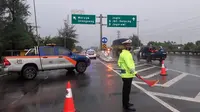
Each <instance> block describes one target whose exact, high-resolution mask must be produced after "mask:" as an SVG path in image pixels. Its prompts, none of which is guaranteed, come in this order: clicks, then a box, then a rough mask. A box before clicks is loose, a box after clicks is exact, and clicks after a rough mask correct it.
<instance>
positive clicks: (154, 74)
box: [142, 71, 160, 79]
mask: <svg viewBox="0 0 200 112" xmlns="http://www.w3.org/2000/svg"><path fill="white" fill-rule="evenodd" d="M159 74H160V71H158V72H155V73H152V74H149V75H147V76H142V77H143V78H147V79H148V78H151V77H153V76H156V75H159Z"/></svg>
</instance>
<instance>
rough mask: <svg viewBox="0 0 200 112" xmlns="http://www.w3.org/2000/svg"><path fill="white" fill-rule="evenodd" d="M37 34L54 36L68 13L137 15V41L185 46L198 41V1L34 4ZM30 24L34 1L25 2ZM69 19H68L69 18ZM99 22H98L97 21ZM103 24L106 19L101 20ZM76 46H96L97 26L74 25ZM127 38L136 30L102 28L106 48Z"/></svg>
mask: <svg viewBox="0 0 200 112" xmlns="http://www.w3.org/2000/svg"><path fill="white" fill-rule="evenodd" d="M35 1H36V10H37V20H38V25H39V26H40V27H41V28H40V29H39V34H40V35H41V36H48V35H52V36H54V35H57V29H59V28H61V27H62V26H63V20H64V19H67V15H68V14H69V15H70V16H71V10H73V9H80V10H84V12H85V14H94V15H99V14H103V15H104V16H106V15H107V14H119V15H123V14H125V15H137V17H138V20H139V21H140V24H139V29H140V39H141V40H142V42H143V43H147V42H148V41H168V40H170V41H175V42H177V43H181V42H182V43H185V42H188V41H192V42H194V41H196V40H198V39H199V40H200V7H199V6H200V0H118V1H117V0H35ZM28 4H30V7H31V8H30V12H31V13H32V15H31V17H30V19H29V22H32V23H34V13H33V1H32V0H28ZM70 19H71V17H70ZM96 21H97V22H98V21H99V19H96ZM104 23H106V19H104ZM76 29H77V33H78V34H79V38H78V39H79V41H80V43H79V45H82V46H83V47H84V48H86V47H91V46H99V41H100V39H99V38H100V34H99V25H98V24H96V25H76ZM117 30H119V31H121V37H122V38H124V37H125V38H127V37H129V36H130V35H131V34H133V33H135V34H136V33H137V29H136V28H107V27H106V26H104V27H103V36H106V37H108V39H109V41H108V44H110V42H111V41H112V40H114V39H116V38H117Z"/></svg>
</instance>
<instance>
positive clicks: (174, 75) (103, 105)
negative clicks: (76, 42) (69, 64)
mask: <svg viewBox="0 0 200 112" xmlns="http://www.w3.org/2000/svg"><path fill="white" fill-rule="evenodd" d="M174 58H175V60H174ZM189 59H190V58H189ZM178 60H179V61H178ZM166 61H167V62H166V65H167V67H168V68H170V69H174V67H175V69H180V70H179V71H183V70H184V69H185V71H183V72H178V71H173V70H168V71H167V72H168V76H166V77H161V76H160V75H159V71H160V67H159V66H158V65H157V64H154V65H149V64H147V63H145V62H139V63H138V64H137V66H136V69H137V70H138V71H139V74H140V75H141V76H143V77H146V78H148V79H160V82H159V84H157V85H156V86H155V87H153V88H150V87H148V86H147V85H146V84H145V83H143V82H142V81H140V80H138V79H136V78H135V79H134V81H133V84H134V85H133V86H132V91H131V96H130V100H131V102H132V103H134V104H135V108H136V109H137V111H138V112H170V108H169V106H172V107H173V108H174V109H177V110H178V111H176V112H179V111H180V112H189V111H191V112H199V111H200V107H199V103H200V99H198V98H199V97H198V93H199V92H200V88H199V87H198V86H196V85H199V84H200V77H195V76H192V75H190V74H185V72H186V71H188V72H187V73H191V74H192V72H191V71H192V70H195V69H194V67H190V64H191V65H193V66H194V65H195V66H197V68H198V65H199V63H200V60H199V61H198V58H191V60H186V59H185V58H184V57H179V58H178V57H176V56H175V57H168V59H167V60H166ZM195 63H196V64H195ZM176 64H177V65H176ZM184 64H188V65H184ZM155 65H156V66H155ZM178 65H180V66H179V67H180V68H178ZM173 66H174V67H173ZM186 66H188V69H186V68H187V67H186ZM116 67H117V63H116V62H113V63H105V62H101V61H99V60H98V59H97V60H92V63H91V66H90V67H88V69H87V71H86V72H85V73H84V74H78V73H75V72H67V71H66V70H57V71H47V72H41V73H40V74H39V75H38V76H37V78H36V79H35V80H32V81H25V80H23V79H21V78H19V77H18V76H17V75H9V76H5V77H1V78H0V112H62V110H63V106H64V98H65V94H66V83H67V81H70V82H71V85H72V93H73V98H74V103H75V107H76V109H77V111H78V112H123V109H122V104H121V95H122V91H121V89H122V81H121V78H120V76H119V75H118V73H116V72H114V71H113V70H112V68H116ZM110 68H111V69H110ZM182 69H183V70H182ZM199 71H200V70H199V69H196V71H195V73H196V74H197V73H199ZM147 94H151V95H152V96H153V97H152V96H151V95H150V96H149V95H147ZM155 97H156V98H155ZM158 99H160V100H158ZM163 102H165V103H166V104H168V105H169V106H167V105H163V104H164V103H163Z"/></svg>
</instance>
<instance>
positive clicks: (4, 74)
mask: <svg viewBox="0 0 200 112" xmlns="http://www.w3.org/2000/svg"><path fill="white" fill-rule="evenodd" d="M6 75H8V74H3V75H0V78H1V77H3V76H6Z"/></svg>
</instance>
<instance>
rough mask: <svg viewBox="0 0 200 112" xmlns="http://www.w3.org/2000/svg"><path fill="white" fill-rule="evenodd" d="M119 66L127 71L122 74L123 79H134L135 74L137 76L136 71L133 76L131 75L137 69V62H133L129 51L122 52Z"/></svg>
mask: <svg viewBox="0 0 200 112" xmlns="http://www.w3.org/2000/svg"><path fill="white" fill-rule="evenodd" d="M118 66H119V67H120V68H121V69H123V70H125V71H126V73H121V77H122V78H133V77H135V74H137V72H136V71H135V72H134V73H132V74H131V73H130V71H131V69H135V62H134V60H133V57H132V54H131V53H130V51H128V50H122V52H121V53H120V55H119V59H118Z"/></svg>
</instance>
